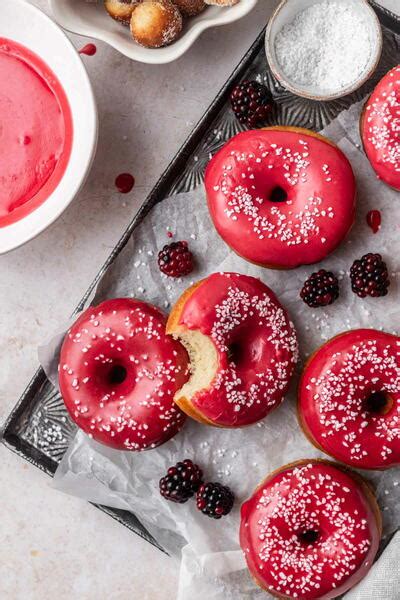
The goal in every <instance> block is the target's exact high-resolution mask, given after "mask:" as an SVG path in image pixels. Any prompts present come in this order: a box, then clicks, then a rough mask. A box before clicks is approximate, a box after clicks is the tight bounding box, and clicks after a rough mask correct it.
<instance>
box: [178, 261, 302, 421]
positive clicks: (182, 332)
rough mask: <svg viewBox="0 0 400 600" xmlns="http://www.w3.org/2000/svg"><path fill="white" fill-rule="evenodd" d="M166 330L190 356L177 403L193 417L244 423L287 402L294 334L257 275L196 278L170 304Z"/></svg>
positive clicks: (236, 274)
mask: <svg viewBox="0 0 400 600" xmlns="http://www.w3.org/2000/svg"><path fill="white" fill-rule="evenodd" d="M167 333H169V334H171V335H173V336H174V337H176V338H177V339H179V340H180V341H181V342H182V343H183V345H184V346H185V347H186V349H187V351H188V353H189V357H190V371H191V376H190V379H189V381H188V382H187V383H186V384H185V385H184V386H183V387H182V388H181V389H180V390H178V391H177V393H176V394H175V402H176V403H177V404H178V406H179V407H180V408H181V409H182V410H183V411H184V412H186V413H187V414H188V415H189V416H190V417H192V418H194V419H196V420H198V421H200V422H201V423H205V424H209V425H214V426H218V427H242V426H244V425H250V424H252V423H255V422H256V421H259V420H260V419H263V418H264V417H265V416H266V415H267V414H268V413H269V412H270V411H271V410H272V409H273V408H275V407H276V406H278V405H279V404H280V403H281V401H282V400H283V397H284V395H285V393H286V391H287V389H288V386H289V381H290V378H291V375H292V373H293V369H294V366H295V364H296V361H297V340H296V333H295V330H294V326H293V324H292V322H291V321H290V319H289V317H288V314H287V312H286V310H285V309H284V308H283V307H282V306H281V304H280V303H279V301H278V299H277V298H276V296H275V294H274V293H273V292H272V291H271V290H270V289H269V288H268V287H267V286H266V285H265V284H264V283H262V282H261V281H260V280H259V279H256V278H254V277H249V276H247V275H240V274H238V273H214V274H213V275H210V276H209V277H207V278H206V279H203V280H202V281H199V282H198V283H196V284H194V285H193V286H192V287H190V288H189V289H188V290H186V292H184V294H183V295H182V296H181V298H180V299H179V300H178V301H177V303H176V304H175V306H174V307H173V309H172V311H171V314H170V316H169V319H168V323H167Z"/></svg>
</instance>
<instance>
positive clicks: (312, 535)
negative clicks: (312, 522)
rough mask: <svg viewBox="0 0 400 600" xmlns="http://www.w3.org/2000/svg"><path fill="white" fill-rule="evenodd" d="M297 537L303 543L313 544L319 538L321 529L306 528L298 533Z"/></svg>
mask: <svg viewBox="0 0 400 600" xmlns="http://www.w3.org/2000/svg"><path fill="white" fill-rule="evenodd" d="M297 537H298V539H299V540H300V542H301V543H302V544H304V545H306V546H312V545H313V544H315V543H316V542H317V541H318V540H319V537H320V534H319V531H316V530H315V529H306V530H305V531H301V532H300V533H298V534H297Z"/></svg>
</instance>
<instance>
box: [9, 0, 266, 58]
mask: <svg viewBox="0 0 400 600" xmlns="http://www.w3.org/2000/svg"><path fill="white" fill-rule="evenodd" d="M0 1H1V0H0ZM49 2H50V6H51V9H52V11H53V15H54V18H55V19H56V21H57V22H58V23H59V25H61V27H64V29H67V30H68V31H71V32H72V33H78V34H80V35H85V36H88V37H92V38H96V39H98V40H103V42H107V43H108V44H110V46H113V47H114V48H115V49H116V50H118V51H119V52H121V54H125V56H127V57H128V58H131V59H132V60H137V61H139V62H144V63H150V64H164V63H168V62H172V61H173V60H176V59H177V58H179V57H180V56H182V54H184V53H185V52H186V51H187V50H188V49H189V48H190V46H191V45H192V44H193V43H194V42H195V41H196V40H197V38H198V37H199V35H200V34H201V33H202V32H203V31H205V30H206V29H209V28H210V27H215V26H216V25H225V24H226V23H233V21H237V20H238V19H241V18H242V17H244V16H245V15H247V14H248V13H249V12H250V11H251V10H252V9H253V8H254V7H255V5H256V4H257V0H240V2H239V3H238V4H235V5H234V6H228V7H217V6H210V7H207V8H206V9H205V10H204V11H203V12H202V13H201V14H200V15H198V16H197V17H192V18H190V19H186V22H185V24H184V29H183V32H182V34H181V36H180V37H179V38H178V39H177V40H176V42H174V43H173V44H171V45H170V46H166V47H165V48H143V47H142V46H140V45H139V44H136V43H135V42H134V40H133V39H132V37H131V35H130V33H129V29H128V28H127V27H124V26H123V25H121V24H120V23H117V22H116V21H114V19H112V18H111V17H110V16H109V15H108V14H107V12H106V11H105V9H104V5H103V0H49Z"/></svg>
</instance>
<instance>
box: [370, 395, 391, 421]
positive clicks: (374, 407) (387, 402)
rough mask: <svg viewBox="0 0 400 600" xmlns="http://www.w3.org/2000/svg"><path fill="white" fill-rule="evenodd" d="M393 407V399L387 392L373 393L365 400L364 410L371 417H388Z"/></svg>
mask: <svg viewBox="0 0 400 600" xmlns="http://www.w3.org/2000/svg"><path fill="white" fill-rule="evenodd" d="M392 406H393V398H391V396H390V395H389V394H388V393H387V392H386V391H385V390H381V391H377V392H372V393H371V394H369V396H367V397H366V399H365V400H364V409H365V410H366V411H367V412H368V413H369V414H371V415H376V416H383V415H386V414H387V413H388V412H389V411H390V409H391V408H392Z"/></svg>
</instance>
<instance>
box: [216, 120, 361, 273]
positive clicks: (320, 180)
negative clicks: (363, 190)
mask: <svg viewBox="0 0 400 600" xmlns="http://www.w3.org/2000/svg"><path fill="white" fill-rule="evenodd" d="M205 187H206V193H207V201H208V207H209V210H210V214H211V218H212V220H213V222H214V225H215V227H216V229H217V231H218V233H219V234H220V236H221V237H222V238H223V239H224V240H225V242H226V243H227V244H228V245H229V246H230V247H231V248H232V249H233V250H234V251H235V252H236V253H237V254H239V255H240V256H242V257H243V258H245V259H246V260H248V261H250V262H253V263H256V264H258V265H261V266H264V267H271V268H278V269H290V268H294V267H298V266H300V265H307V264H312V263H317V262H319V261H321V260H322V259H324V258H325V257H326V256H328V254H330V253H331V252H332V251H333V250H335V248H337V246H338V245H339V244H340V243H341V242H342V240H343V239H344V238H345V236H346V235H347V234H348V232H349V230H350V228H351V226H352V224H353V222H354V214H355V194H356V185H355V179H354V174H353V171H352V168H351V165H350V163H349V161H348V160H347V158H346V157H345V155H344V154H343V152H342V151H341V150H340V149H339V148H337V147H336V146H335V145H334V144H333V143H332V142H330V141H329V140H328V139H326V138H324V137H322V136H321V135H318V134H316V133H313V132H312V131H308V130H307V129H300V128H296V127H270V128H267V129H260V130H257V131H245V132H243V133H239V134H238V135H236V136H235V137H233V138H232V139H231V140H230V141H229V142H227V143H226V144H225V146H224V147H223V148H222V149H221V150H220V151H219V152H217V154H216V155H215V156H214V157H213V158H212V159H211V161H210V163H209V164H208V166H207V170H206V174H205Z"/></svg>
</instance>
